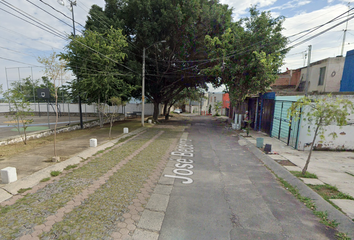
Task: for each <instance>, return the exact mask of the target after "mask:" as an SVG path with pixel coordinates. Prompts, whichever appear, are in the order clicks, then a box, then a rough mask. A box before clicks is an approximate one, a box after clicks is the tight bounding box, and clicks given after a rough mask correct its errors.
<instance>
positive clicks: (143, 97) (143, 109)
mask: <svg viewBox="0 0 354 240" xmlns="http://www.w3.org/2000/svg"><path fill="white" fill-rule="evenodd" d="M141 91H142V93H141V126H142V127H144V114H145V105H144V104H145V47H144V48H143V79H142V83H141Z"/></svg>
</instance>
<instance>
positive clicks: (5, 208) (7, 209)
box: [0, 206, 11, 214]
mask: <svg viewBox="0 0 354 240" xmlns="http://www.w3.org/2000/svg"><path fill="white" fill-rule="evenodd" d="M10 209H11V207H10V206H6V207H0V213H1V214H5V213H7V212H8V211H10Z"/></svg>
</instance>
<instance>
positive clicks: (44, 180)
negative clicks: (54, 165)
mask: <svg viewBox="0 0 354 240" xmlns="http://www.w3.org/2000/svg"><path fill="white" fill-rule="evenodd" d="M49 180H50V177H47V178H43V179H42V180H40V182H48V181H49Z"/></svg>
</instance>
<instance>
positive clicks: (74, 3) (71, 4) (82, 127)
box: [69, 0, 84, 129]
mask: <svg viewBox="0 0 354 240" xmlns="http://www.w3.org/2000/svg"><path fill="white" fill-rule="evenodd" d="M69 1H70V6H71V15H72V18H73V34H74V38H75V37H76V34H75V20H74V6H76V1H75V2H73V1H72V0H69ZM76 72H77V66H76ZM76 77H77V82H79V76H78V75H76ZM79 112H80V127H81V129H84V124H83V122H82V108H81V97H80V92H79Z"/></svg>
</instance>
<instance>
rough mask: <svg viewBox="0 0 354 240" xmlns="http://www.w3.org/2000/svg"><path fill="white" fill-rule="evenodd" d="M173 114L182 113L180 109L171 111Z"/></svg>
mask: <svg viewBox="0 0 354 240" xmlns="http://www.w3.org/2000/svg"><path fill="white" fill-rule="evenodd" d="M173 112H174V113H178V114H180V113H182V109H175V110H173Z"/></svg>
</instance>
